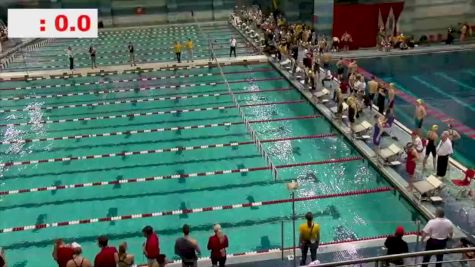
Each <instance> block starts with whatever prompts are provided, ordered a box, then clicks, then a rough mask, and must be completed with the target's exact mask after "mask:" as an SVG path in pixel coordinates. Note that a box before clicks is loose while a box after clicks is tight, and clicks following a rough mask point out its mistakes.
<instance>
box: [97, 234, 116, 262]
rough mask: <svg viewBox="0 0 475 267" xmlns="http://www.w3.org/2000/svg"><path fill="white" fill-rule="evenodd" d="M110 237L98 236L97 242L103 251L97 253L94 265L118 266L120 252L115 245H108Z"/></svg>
mask: <svg viewBox="0 0 475 267" xmlns="http://www.w3.org/2000/svg"><path fill="white" fill-rule="evenodd" d="M108 242H109V239H108V238H107V236H105V235H101V236H100V237H98V238H97V244H98V245H99V247H100V248H101V251H99V253H97V255H96V258H95V259H94V267H116V266H117V263H118V262H119V254H118V253H117V249H116V248H115V247H109V246H107V243H108Z"/></svg>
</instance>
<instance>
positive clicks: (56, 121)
mask: <svg viewBox="0 0 475 267" xmlns="http://www.w3.org/2000/svg"><path fill="white" fill-rule="evenodd" d="M304 102H305V100H289V101H281V102H268V103H259V104H247V105H241V107H261V106H272V105H289V104H300V103H304ZM234 108H236V106H235V105H231V106H218V107H207V108H194V109H175V110H165V111H152V112H140V113H130V114H120V115H108V116H98V117H82V118H74V119H60V120H41V121H35V122H31V121H30V122H18V123H7V124H0V127H13V126H27V125H33V124H51V123H66V122H85V121H99V120H108V119H125V118H129V119H130V118H136V117H146V116H155V115H165V114H179V113H190V112H201V111H211V110H226V109H234Z"/></svg>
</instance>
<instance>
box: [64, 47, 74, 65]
mask: <svg viewBox="0 0 475 267" xmlns="http://www.w3.org/2000/svg"><path fill="white" fill-rule="evenodd" d="M66 53H67V55H68V58H69V69H70V70H71V71H73V69H74V54H73V49H72V48H71V47H70V46H69V47H68V50H67V51H66Z"/></svg>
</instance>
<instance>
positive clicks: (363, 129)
mask: <svg viewBox="0 0 475 267" xmlns="http://www.w3.org/2000/svg"><path fill="white" fill-rule="evenodd" d="M371 128H373V125H371V123H369V122H368V121H366V120H364V121H362V122H360V123H358V124H355V125H353V127H352V130H353V133H354V134H355V135H356V136H357V138H360V139H364V140H366V139H370V138H371V136H369V135H368V131H369V130H371Z"/></svg>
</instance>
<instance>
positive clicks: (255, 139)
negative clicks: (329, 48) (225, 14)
mask: <svg viewBox="0 0 475 267" xmlns="http://www.w3.org/2000/svg"><path fill="white" fill-rule="evenodd" d="M194 20H195V23H196V25H197V26H198V32H199V33H200V34H201V36H202V37H203V39H204V40H206V39H207V38H206V35H205V34H204V33H203V30H202V29H201V27H200V24H199V23H198V22H197V21H196V19H194ZM209 38H210V37H209V35H208V41H209V42H211V39H209ZM233 38H234V37H233ZM215 41H216V40H215ZM209 51H210V53H211V59H210V60H211V61H213V62H215V63H216V66H217V67H218V69H219V72H220V73H221V77H222V78H223V80H224V84H225V85H226V87H227V89H228V91H229V95H230V96H231V98H232V100H233V102H234V105H235V106H236V108H237V110H238V112H239V114H240V116H241V119H242V120H243V121H244V125H245V126H246V129H247V131H248V132H249V134H250V135H251V138H252V140H253V143H254V144H255V145H256V146H257V150H258V151H259V153H260V154H261V156H262V157H263V158H264V160H265V161H266V163H267V164H268V165H269V167H270V171H271V174H272V177H273V178H274V181H276V180H277V178H278V171H277V168H276V167H275V164H274V162H273V161H272V159H271V157H270V156H269V154H268V153H267V151H266V150H265V149H264V146H263V145H262V143H261V141H260V140H259V137H258V135H257V133H256V132H255V131H254V129H253V128H252V127H251V124H250V123H249V121H248V119H247V118H246V115H245V113H244V111H243V110H242V109H241V106H240V104H239V101H238V99H237V97H236V95H235V94H234V92H233V90H231V86H230V85H229V82H228V79H227V77H226V75H224V71H223V68H221V63H220V62H219V61H218V58H217V57H216V51H215V50H214V48H213V46H212V45H211V46H210V47H209ZM234 54H235V55H236V47H234ZM229 56H231V52H230V53H229ZM250 83H251V82H250Z"/></svg>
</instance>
